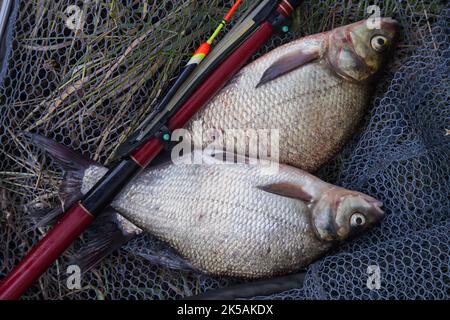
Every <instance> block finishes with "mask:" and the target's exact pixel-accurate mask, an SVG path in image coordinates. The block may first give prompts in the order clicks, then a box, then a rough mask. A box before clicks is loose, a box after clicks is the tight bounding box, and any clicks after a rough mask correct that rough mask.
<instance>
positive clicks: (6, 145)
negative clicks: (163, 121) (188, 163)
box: [0, 0, 450, 299]
mask: <svg viewBox="0 0 450 320" xmlns="http://www.w3.org/2000/svg"><path fill="white" fill-rule="evenodd" d="M254 2H255V1H244V5H243V7H242V8H241V10H240V11H239V12H243V11H244V9H245V7H247V6H248V5H250V4H251V3H254ZM231 3H232V2H231V1H193V0H192V1H187V0H185V1H134V0H119V1H101V0H99V1H95V0H91V1H71V0H70V1H69V0H61V1H50V0H33V1H20V2H17V9H18V12H17V19H16V22H15V24H14V25H13V26H12V27H13V28H12V29H13V31H14V33H13V38H12V41H10V43H9V45H10V47H11V53H10V54H9V59H8V64H7V65H8V69H7V70H6V72H5V76H4V79H3V85H2V87H1V88H0V108H1V113H0V142H1V144H0V148H1V149H0V151H1V154H2V156H1V158H0V177H1V190H0V199H1V202H0V205H1V206H0V209H1V214H0V261H1V265H0V277H3V276H4V275H5V274H6V273H7V272H8V271H9V270H11V269H12V267H13V266H14V265H15V264H17V263H18V262H19V261H20V259H21V258H22V257H23V256H24V254H25V253H26V252H27V251H28V250H29V249H30V248H31V247H32V245H33V243H36V241H37V240H38V239H39V238H40V237H41V236H42V235H43V234H44V232H45V231H46V229H37V230H36V229H33V228H32V226H33V221H32V219H31V218H30V213H31V212H35V211H39V210H48V209H49V208H52V207H54V206H56V205H61V204H60V203H61V202H60V201H61V199H59V198H58V192H57V191H58V185H59V183H60V181H61V171H60V169H59V168H58V166H57V165H56V164H55V163H53V161H52V160H51V159H50V158H49V157H48V156H46V155H45V154H43V153H42V152H40V151H39V150H37V149H35V148H32V147H31V146H29V145H28V144H27V143H25V141H24V140H23V139H21V138H20V136H18V134H19V132H20V131H33V132H38V133H40V134H42V135H45V136H47V137H49V138H51V139H54V140H56V141H58V142H61V143H63V144H65V145H66V146H68V147H70V148H72V149H74V150H76V151H78V152H80V153H83V154H84V155H85V156H88V157H91V158H92V159H94V160H97V161H99V162H101V163H103V164H108V163H110V162H111V159H112V153H113V152H114V150H115V148H116V147H117V146H118V144H119V143H120V142H121V141H123V139H124V138H125V137H126V136H127V134H129V132H130V131H131V130H132V128H134V127H136V125H137V124H138V123H139V121H140V120H142V117H143V115H145V114H146V113H147V112H148V110H150V109H151V108H152V106H153V105H154V103H155V101H156V100H157V99H158V98H159V96H160V94H161V91H162V89H163V88H164V85H165V84H167V83H168V82H169V81H170V80H171V79H172V77H173V76H174V75H176V73H177V71H178V70H179V68H178V66H179V65H181V64H182V62H185V61H186V60H187V59H188V57H189V53H190V52H192V51H193V49H194V48H195V46H196V45H198V44H199V43H200V42H201V41H204V39H205V38H206V35H207V34H210V32H211V31H212V30H213V28H214V25H215V24H216V23H217V21H219V20H220V19H221V18H222V16H223V14H224V13H225V12H226V9H227V8H229V7H230V6H231ZM367 5H368V4H367V2H366V1H327V0H321V1H305V2H304V3H303V5H302V6H301V10H300V12H299V13H298V14H297V15H296V17H295V21H294V22H295V24H294V27H293V29H292V31H291V32H290V33H288V34H287V35H283V36H275V37H274V38H273V39H272V40H271V41H270V43H269V44H268V45H267V46H266V47H265V48H263V49H262V50H261V52H260V53H259V54H262V53H264V52H267V51H268V50H270V49H272V48H274V47H276V46H278V45H280V44H282V43H285V42H287V41H289V40H291V39H294V38H296V37H298V36H301V35H304V34H312V33H317V32H320V31H325V30H330V29H331V28H332V27H333V26H340V25H343V24H346V23H349V22H353V21H356V20H359V19H361V18H363V17H367V16H368V13H367V12H366V11H365V9H366V7H367ZM379 5H380V7H381V13H382V14H383V15H389V16H393V17H394V18H396V19H397V20H399V22H400V23H401V25H402V27H403V30H402V40H401V41H400V43H399V46H398V48H397V49H396V51H395V56H394V59H393V60H392V62H391V63H390V64H389V66H388V68H387V69H386V71H385V72H384V73H383V74H382V75H381V78H380V81H379V83H378V84H377V90H376V94H375V97H374V99H373V100H372V103H371V108H370V111H369V112H368V114H367V117H366V119H365V120H364V121H363V123H362V125H361V129H360V131H359V132H358V133H357V134H355V136H354V138H353V140H352V141H350V142H349V143H348V144H347V145H346V147H345V148H344V150H343V151H342V152H341V153H340V154H339V155H338V156H337V157H336V158H335V159H334V160H333V161H331V162H330V163H329V164H328V165H326V166H325V167H324V168H322V169H321V170H320V171H319V176H320V177H322V178H323V179H325V180H327V181H329V182H332V183H335V184H338V185H342V186H344V187H346V188H349V189H354V190H358V191H363V192H365V193H368V194H370V195H372V196H374V197H376V198H377V199H380V200H382V201H383V202H384V204H385V211H386V218H385V220H384V221H383V223H382V224H381V225H380V226H378V227H376V228H374V229H373V230H372V231H370V232H369V233H368V234H366V235H364V236H362V237H360V238H358V239H355V240H354V241H351V242H348V243H345V244H343V245H342V246H341V247H340V248H338V249H336V250H335V251H333V252H331V253H330V254H329V255H327V256H325V257H323V258H322V259H320V260H318V261H317V262H315V263H313V264H312V265H311V266H310V267H309V268H308V270H307V274H306V276H305V281H304V284H300V283H299V285H298V287H297V288H295V289H292V290H289V291H285V292H282V293H275V294H274V295H270V296H265V297H258V298H279V299H318V298H319V299H352V298H357V299H366V298H369V299H387V298H406V299H414V298H423V299H436V298H437V299H448V298H449V297H450V274H449V266H450V258H449V257H450V254H449V249H450V241H449V240H450V239H449V231H450V221H449V215H450V196H449V191H448V190H450V177H449V174H450V170H449V167H450V164H449V161H448V159H449V156H450V143H449V141H450V132H449V130H450V109H449V90H448V88H449V82H448V74H449V68H450V53H449V43H450V42H449V38H448V37H449V25H450V24H449V22H450V21H449V19H450V16H449V14H450V10H448V9H445V7H444V4H443V2H441V1H425V0H423V1H422V0H407V1H400V0H393V1H383V2H380V3H379ZM79 17H81V19H77V18H79ZM235 20H236V19H235ZM235 20H234V21H235ZM78 21H81V22H80V23H78ZM0 83H1V81H0ZM83 241H84V240H83V239H82V240H81V241H77V243H76V244H75V245H74V248H71V249H70V250H69V251H68V252H67V254H66V255H64V256H63V257H61V258H60V259H59V260H58V262H57V263H56V264H55V265H54V266H53V267H52V268H51V269H50V270H49V271H47V272H46V273H45V274H44V275H43V277H41V279H40V280H39V282H38V283H36V285H34V286H33V287H32V288H31V289H30V290H29V291H28V292H27V294H26V295H25V297H24V298H26V299H41V298H47V299H119V298H120V299H173V298H182V297H187V296H193V295H196V294H200V293H203V292H211V291H210V290H215V289H217V288H220V287H227V286H230V285H233V284H234V283H236V282H239V281H238V280H236V279H225V278H212V277H209V276H205V275H198V274H193V273H189V272H183V271H174V270H169V269H165V268H160V267H156V266H154V265H152V264H150V263H149V262H147V261H146V260H145V259H143V258H142V256H141V254H142V252H145V248H146V247H147V246H148V245H149V244H150V243H152V244H153V241H154V240H153V239H152V238H151V237H149V236H146V235H143V236H140V237H139V238H137V239H135V240H132V242H131V243H129V244H128V245H127V246H126V247H124V248H122V249H121V250H119V251H118V252H116V253H115V254H113V255H111V256H110V257H108V258H107V259H105V260H104V261H103V262H102V263H101V264H100V265H99V266H97V267H95V268H94V269H93V270H92V271H90V272H88V273H86V274H85V275H83V278H82V283H81V284H82V288H81V289H79V290H70V289H68V288H67V286H66V282H65V278H66V268H67V262H68V260H69V257H70V255H71V254H72V253H73V251H74V250H77V248H79V247H80V246H81V245H82V243H83ZM378 280H380V281H379V282H378Z"/></svg>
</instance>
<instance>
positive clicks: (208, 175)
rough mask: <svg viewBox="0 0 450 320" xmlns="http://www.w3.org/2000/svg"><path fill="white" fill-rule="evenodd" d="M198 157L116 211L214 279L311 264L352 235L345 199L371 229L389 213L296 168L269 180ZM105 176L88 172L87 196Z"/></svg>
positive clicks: (260, 169) (144, 179)
mask: <svg viewBox="0 0 450 320" xmlns="http://www.w3.org/2000/svg"><path fill="white" fill-rule="evenodd" d="M196 152H198V151H196ZM195 157H197V159H199V158H201V159H202V161H203V164H201V165H200V164H183V163H181V164H171V165H165V166H161V167H158V168H152V169H149V170H146V171H145V172H144V173H143V174H141V175H140V176H139V177H137V178H136V179H135V180H133V181H132V182H131V183H130V184H129V185H128V186H126V187H125V188H124V190H123V191H122V192H121V194H120V195H119V196H118V197H117V198H116V199H115V200H114V201H113V202H112V204H111V205H112V207H113V208H114V209H115V210H117V211H118V212H119V213H120V214H121V215H123V216H124V217H125V218H126V219H128V220H129V221H131V222H132V223H133V224H134V225H136V226H138V227H139V228H140V229H142V230H144V231H145V232H149V233H151V234H152V235H154V236H156V237H157V238H158V239H160V240H162V241H164V242H166V243H167V244H169V245H170V246H171V247H172V248H174V249H175V250H176V251H177V252H178V253H179V254H180V255H181V256H182V257H183V258H184V259H186V260H187V261H189V263H190V264H191V265H192V266H193V267H194V268H195V269H198V270H202V271H204V272H206V273H209V274H214V275H226V276H233V277H242V278H261V277H270V276H274V275H278V274H286V273H289V272H292V271H295V270H298V269H300V268H301V267H304V266H306V265H308V264H309V263H311V262H312V261H314V260H315V259H317V258H318V257H319V256H321V255H322V254H323V253H324V252H326V251H327V250H328V249H330V247H331V246H332V245H333V244H334V243H335V242H336V241H337V240H342V239H345V238H346V237H347V235H348V234H349V231H348V230H347V229H348V227H347V226H345V227H343V229H342V230H340V229H339V228H338V227H337V225H335V223H334V222H333V221H334V218H331V216H333V215H334V213H332V211H333V210H338V207H339V205H338V204H334V205H335V206H337V207H336V208H333V209H330V208H331V207H330V206H332V205H333V204H332V203H333V202H336V201H338V203H343V202H344V200H343V199H344V198H345V199H347V198H348V199H350V198H352V199H353V200H352V201H353V204H352V206H353V207H352V210H360V211H361V212H366V214H367V224H368V225H369V224H373V223H375V222H377V221H378V220H379V219H380V218H381V216H382V214H383V213H382V211H381V210H380V209H379V207H380V206H381V203H379V202H377V201H376V200H375V199H373V198H371V197H369V196H366V195H363V194H360V193H357V192H352V191H348V190H345V189H342V188H338V187H336V186H332V185H330V184H328V183H325V182H323V181H321V180H320V179H318V178H316V177H314V176H312V175H310V174H308V173H306V172H305V171H302V170H299V169H296V168H293V167H290V166H284V165H281V166H280V168H279V170H278V172H276V173H273V174H268V173H267V170H266V169H267V168H266V167H264V166H260V165H249V164H243V163H241V164H223V163H222V164H217V163H215V162H214V159H213V158H212V157H210V156H209V155H207V154H204V153H202V154H201V155H196V156H195ZM105 172H106V168H103V167H99V166H89V167H88V168H87V169H86V170H85V172H84V175H83V179H82V188H81V191H82V193H85V192H87V191H88V190H89V189H90V188H91V187H92V186H93V185H94V184H95V182H97V181H98V180H99V179H100V178H101V177H102V176H103V175H104V174H105ZM330 195H336V196H338V195H340V196H339V199H335V197H334V196H331V197H330ZM341 198H342V199H341ZM326 204H328V205H326ZM317 207H320V208H322V209H321V212H320V214H318V213H314V212H315V210H316V208H317ZM330 210H331V211H330ZM336 212H337V211H336ZM352 212H353V211H352ZM322 215H323V216H324V217H325V216H327V215H329V217H327V218H326V219H325V220H324V221H322V222H320V221H319V222H318V223H319V224H320V223H322V224H323V223H325V225H326V227H325V228H324V230H318V229H317V228H316V227H315V224H314V219H315V218H314V216H316V217H317V218H318V219H319V218H320V217H322ZM341 215H343V216H348V213H342V214H341ZM320 219H322V220H323V219H324V218H323V217H322V218H320ZM320 219H319V220H320ZM330 219H332V220H333V221H331V220H330ZM346 219H348V217H347V218H346ZM328 223H332V224H333V225H332V226H329V225H328ZM344 224H345V225H346V224H348V221H346V222H344ZM346 228H347V229H346ZM325 229H327V230H328V231H327V230H325ZM344 229H346V230H344ZM333 230H334V231H333Z"/></svg>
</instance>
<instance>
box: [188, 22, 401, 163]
mask: <svg viewBox="0 0 450 320" xmlns="http://www.w3.org/2000/svg"><path fill="white" fill-rule="evenodd" d="M379 22H380V24H379V26H373V25H372V24H369V21H368V20H364V21H360V22H357V23H354V24H350V25H347V26H343V27H340V28H336V29H334V30H331V31H329V32H325V33H320V34H316V35H312V36H308V37H305V38H302V39H299V40H296V41H293V42H290V43H288V44H286V45H284V46H281V47H278V48H276V49H274V50H272V51H271V52H269V53H267V54H266V55H264V56H262V57H260V58H259V59H257V60H255V61H254V62H252V63H250V64H249V65H247V66H246V67H245V68H243V69H242V70H241V71H240V72H239V73H238V74H237V75H236V76H235V77H234V78H233V79H232V80H231V82H230V83H229V84H228V85H227V86H226V87H224V88H223V89H222V90H221V91H220V92H219V93H218V94H217V95H216V96H215V97H214V98H213V99H212V100H211V101H210V102H209V103H208V104H207V105H206V106H205V107H204V108H203V109H202V110H201V111H200V112H199V113H198V114H197V115H196V116H194V118H193V119H192V120H191V122H190V123H189V124H188V125H187V128H188V129H193V123H194V121H199V120H200V121H201V124H202V125H203V128H204V130H205V131H206V130H209V129H217V130H219V131H221V132H225V134H226V130H227V129H243V130H245V129H276V130H279V141H280V142H279V156H280V162H281V163H284V164H289V165H293V166H295V167H298V168H301V169H304V170H307V171H315V170H317V169H318V168H319V167H320V166H321V165H323V164H324V163H325V162H326V161H328V160H329V159H330V158H331V157H332V156H333V155H334V154H335V153H336V152H337V151H338V150H339V149H340V148H341V147H342V146H343V144H344V143H345V142H346V141H347V140H348V139H349V137H350V136H351V135H352V133H353V132H354V130H355V128H356V127H357V125H358V123H359V121H360V120H361V118H362V116H363V115H364V112H365V110H366V107H367V105H368V103H369V98H370V92H371V89H372V86H373V83H372V81H371V80H373V77H374V75H375V74H376V73H377V72H378V71H379V70H380V69H381V68H382V66H383V64H384V62H385V60H386V57H387V55H388V53H389V51H390V50H389V49H391V48H392V46H393V42H394V38H395V36H396V33H397V27H398V25H397V22H396V21H395V20H392V19H390V18H380V20H379ZM377 27H378V28H377ZM216 139H217V137H216ZM194 140H195V139H194ZM202 140H203V141H199V140H198V139H197V141H196V143H197V145H201V146H204V147H205V146H207V145H210V144H211V143H212V142H213V140H214V139H213V138H212V137H202ZM244 140H245V139H244ZM238 143H241V144H242V145H241V146H239V145H238V146H237V148H238V149H239V150H244V152H245V151H247V152H245V153H246V154H247V155H248V150H249V145H248V144H249V139H247V140H245V141H243V142H238ZM229 151H230V150H229Z"/></svg>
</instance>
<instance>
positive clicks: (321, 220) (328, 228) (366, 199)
mask: <svg viewBox="0 0 450 320" xmlns="http://www.w3.org/2000/svg"><path fill="white" fill-rule="evenodd" d="M382 205H383V203H382V202H381V201H378V200H377V199H375V198H372V197H370V196H368V195H366V194H363V193H360V192H356V191H350V190H346V189H343V188H339V187H332V188H330V190H329V191H327V192H325V193H324V194H323V195H322V196H321V197H320V198H319V200H318V201H317V203H316V204H315V205H314V207H313V210H312V216H311V220H312V225H313V229H314V232H315V234H316V236H317V237H318V238H319V239H320V240H322V241H342V240H345V239H348V238H351V237H353V236H356V235H358V234H360V233H361V232H363V231H365V230H367V229H368V228H370V227H371V226H373V225H375V224H377V223H378V222H379V221H380V220H381V219H382V218H383V217H384V212H383V210H381V207H382Z"/></svg>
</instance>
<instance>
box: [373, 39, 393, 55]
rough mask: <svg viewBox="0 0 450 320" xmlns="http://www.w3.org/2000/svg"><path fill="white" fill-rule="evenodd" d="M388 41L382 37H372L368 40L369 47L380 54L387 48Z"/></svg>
mask: <svg viewBox="0 0 450 320" xmlns="http://www.w3.org/2000/svg"><path fill="white" fill-rule="evenodd" d="M388 43H389V41H388V39H387V38H386V37H384V36H374V37H373V38H372V40H370V45H371V46H372V48H373V49H374V50H375V51H378V52H382V51H384V50H386V48H387V47H388Z"/></svg>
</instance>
